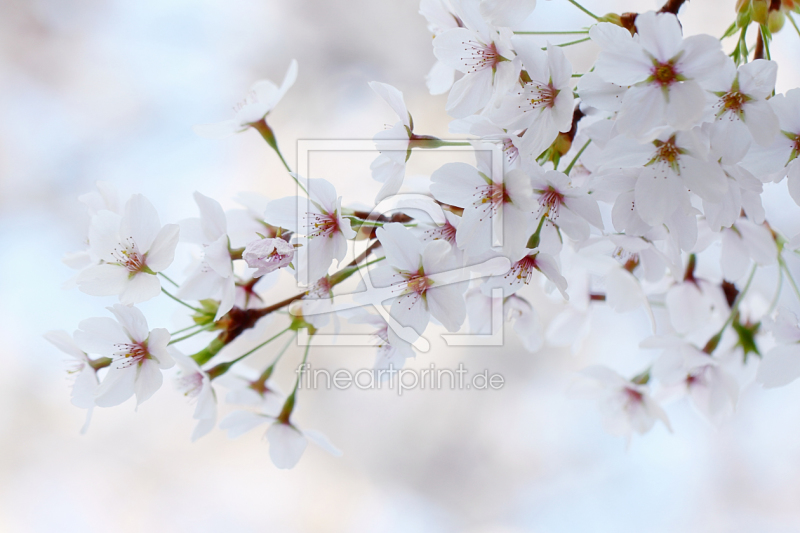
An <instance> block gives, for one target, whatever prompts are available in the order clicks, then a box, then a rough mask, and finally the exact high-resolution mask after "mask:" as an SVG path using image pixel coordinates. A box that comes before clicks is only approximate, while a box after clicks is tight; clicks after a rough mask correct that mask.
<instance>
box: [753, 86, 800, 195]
mask: <svg viewBox="0 0 800 533" xmlns="http://www.w3.org/2000/svg"><path fill="white" fill-rule="evenodd" d="M769 103H770V105H771V106H772V109H773V110H774V111H775V114H776V115H777V116H778V122H779V124H780V131H781V132H780V134H778V136H777V137H776V138H775V141H774V142H773V144H772V145H770V146H769V147H768V148H766V149H763V150H758V149H756V150H752V151H751V153H752V159H751V160H750V161H748V158H745V161H744V162H743V165H745V167H746V168H748V170H751V171H753V173H755V174H756V177H758V178H759V179H761V180H762V181H768V180H770V179H772V180H774V181H780V180H781V179H783V177H784V176H787V177H788V180H787V185H788V186H789V194H790V195H791V196H792V199H794V201H795V203H797V204H798V205H800V162H799V161H798V159H797V155H798V154H800V89H792V90H790V91H787V92H786V94H785V95H782V94H779V95H777V96H774V97H773V98H770V99H769Z"/></svg>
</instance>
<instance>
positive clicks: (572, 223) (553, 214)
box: [529, 164, 603, 241]
mask: <svg viewBox="0 0 800 533" xmlns="http://www.w3.org/2000/svg"><path fill="white" fill-rule="evenodd" d="M529 170H530V172H529V174H530V183H531V186H532V188H533V199H534V200H535V201H536V203H538V209H537V210H536V212H535V215H536V216H535V219H536V220H537V221H538V220H539V219H541V218H542V217H547V218H548V220H550V221H551V222H553V224H555V225H556V226H558V227H559V228H560V229H561V230H562V231H564V233H566V234H567V235H569V236H570V237H571V238H573V239H575V240H576V241H583V240H586V239H587V238H588V237H589V224H591V225H593V226H595V227H596V228H599V229H602V228H603V219H602V217H601V216H600V208H599V207H598V206H597V201H596V200H594V199H593V198H591V197H590V196H589V191H588V190H587V189H585V188H579V187H572V186H571V182H570V179H569V177H567V176H566V175H565V174H564V173H562V172H558V171H556V170H544V169H543V168H542V167H540V166H539V165H536V164H533V165H531V166H530V167H529ZM534 205H535V204H534Z"/></svg>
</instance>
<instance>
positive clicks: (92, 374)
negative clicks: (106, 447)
mask: <svg viewBox="0 0 800 533" xmlns="http://www.w3.org/2000/svg"><path fill="white" fill-rule="evenodd" d="M44 338H45V339H47V341H48V342H50V344H52V345H53V346H55V347H56V348H58V349H59V350H61V351H62V352H64V353H65V354H67V355H69V356H70V357H72V359H73V361H72V364H71V365H70V367H69V368H68V370H67V371H68V372H69V373H70V374H74V375H75V381H74V382H73V383H72V394H71V398H72V405H74V406H75V407H79V408H81V409H86V422H85V423H84V424H83V428H81V434H83V433H86V430H87V429H89V422H91V420H92V412H93V411H94V396H95V392H96V391H97V384H98V381H97V371H96V370H95V369H94V367H92V365H91V363H90V360H89V356H87V355H86V353H85V352H84V351H83V350H81V349H80V348H79V347H78V345H77V344H75V341H74V340H73V339H72V337H71V336H70V335H69V333H67V332H66V331H62V330H59V331H48V332H47V333H45V334H44Z"/></svg>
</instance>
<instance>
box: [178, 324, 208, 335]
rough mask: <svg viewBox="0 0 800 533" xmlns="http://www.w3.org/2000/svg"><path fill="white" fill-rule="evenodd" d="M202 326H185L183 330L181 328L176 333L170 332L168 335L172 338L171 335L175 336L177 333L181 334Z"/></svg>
mask: <svg viewBox="0 0 800 533" xmlns="http://www.w3.org/2000/svg"><path fill="white" fill-rule="evenodd" d="M202 325H203V324H192V325H191V326H186V327H185V328H181V329H179V330H178V331H173V332H171V333H170V337H171V336H173V335H177V334H178V333H183V332H184V331H188V330H190V329H192V328H199V327H200V326H202Z"/></svg>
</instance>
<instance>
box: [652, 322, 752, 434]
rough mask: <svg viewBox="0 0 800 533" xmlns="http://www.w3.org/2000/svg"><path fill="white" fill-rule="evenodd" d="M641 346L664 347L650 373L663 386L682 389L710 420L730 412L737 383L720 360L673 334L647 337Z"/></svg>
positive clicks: (717, 422)
mask: <svg viewBox="0 0 800 533" xmlns="http://www.w3.org/2000/svg"><path fill="white" fill-rule="evenodd" d="M640 346H641V347H643V348H659V347H660V348H665V349H664V352H663V353H662V354H661V356H659V358H658V359H656V361H655V363H654V364H653V372H652V373H653V377H654V378H656V379H658V380H659V381H660V382H661V383H662V384H663V385H665V386H667V387H674V388H676V389H682V390H683V391H685V392H687V393H688V394H689V397H690V398H691V400H692V403H693V404H694V406H695V407H696V408H697V410H698V411H700V413H701V414H703V415H704V416H705V417H706V418H707V419H708V420H709V421H710V422H711V423H712V424H715V425H718V424H719V423H720V422H721V421H722V420H723V419H725V418H726V417H728V416H730V415H731V414H733V411H734V410H735V408H736V402H737V401H738V398H739V384H738V383H737V382H736V380H735V379H734V377H733V376H732V375H731V374H730V373H729V372H728V371H727V370H725V368H724V367H723V365H722V364H721V362H720V360H719V359H717V358H714V357H711V356H710V355H708V354H706V353H704V352H702V351H700V350H699V349H698V348H697V347H695V346H693V345H691V344H688V343H686V342H685V341H682V340H680V339H677V338H669V337H665V338H659V337H651V338H650V339H646V340H645V341H644V342H642V343H641V344H640Z"/></svg>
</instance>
